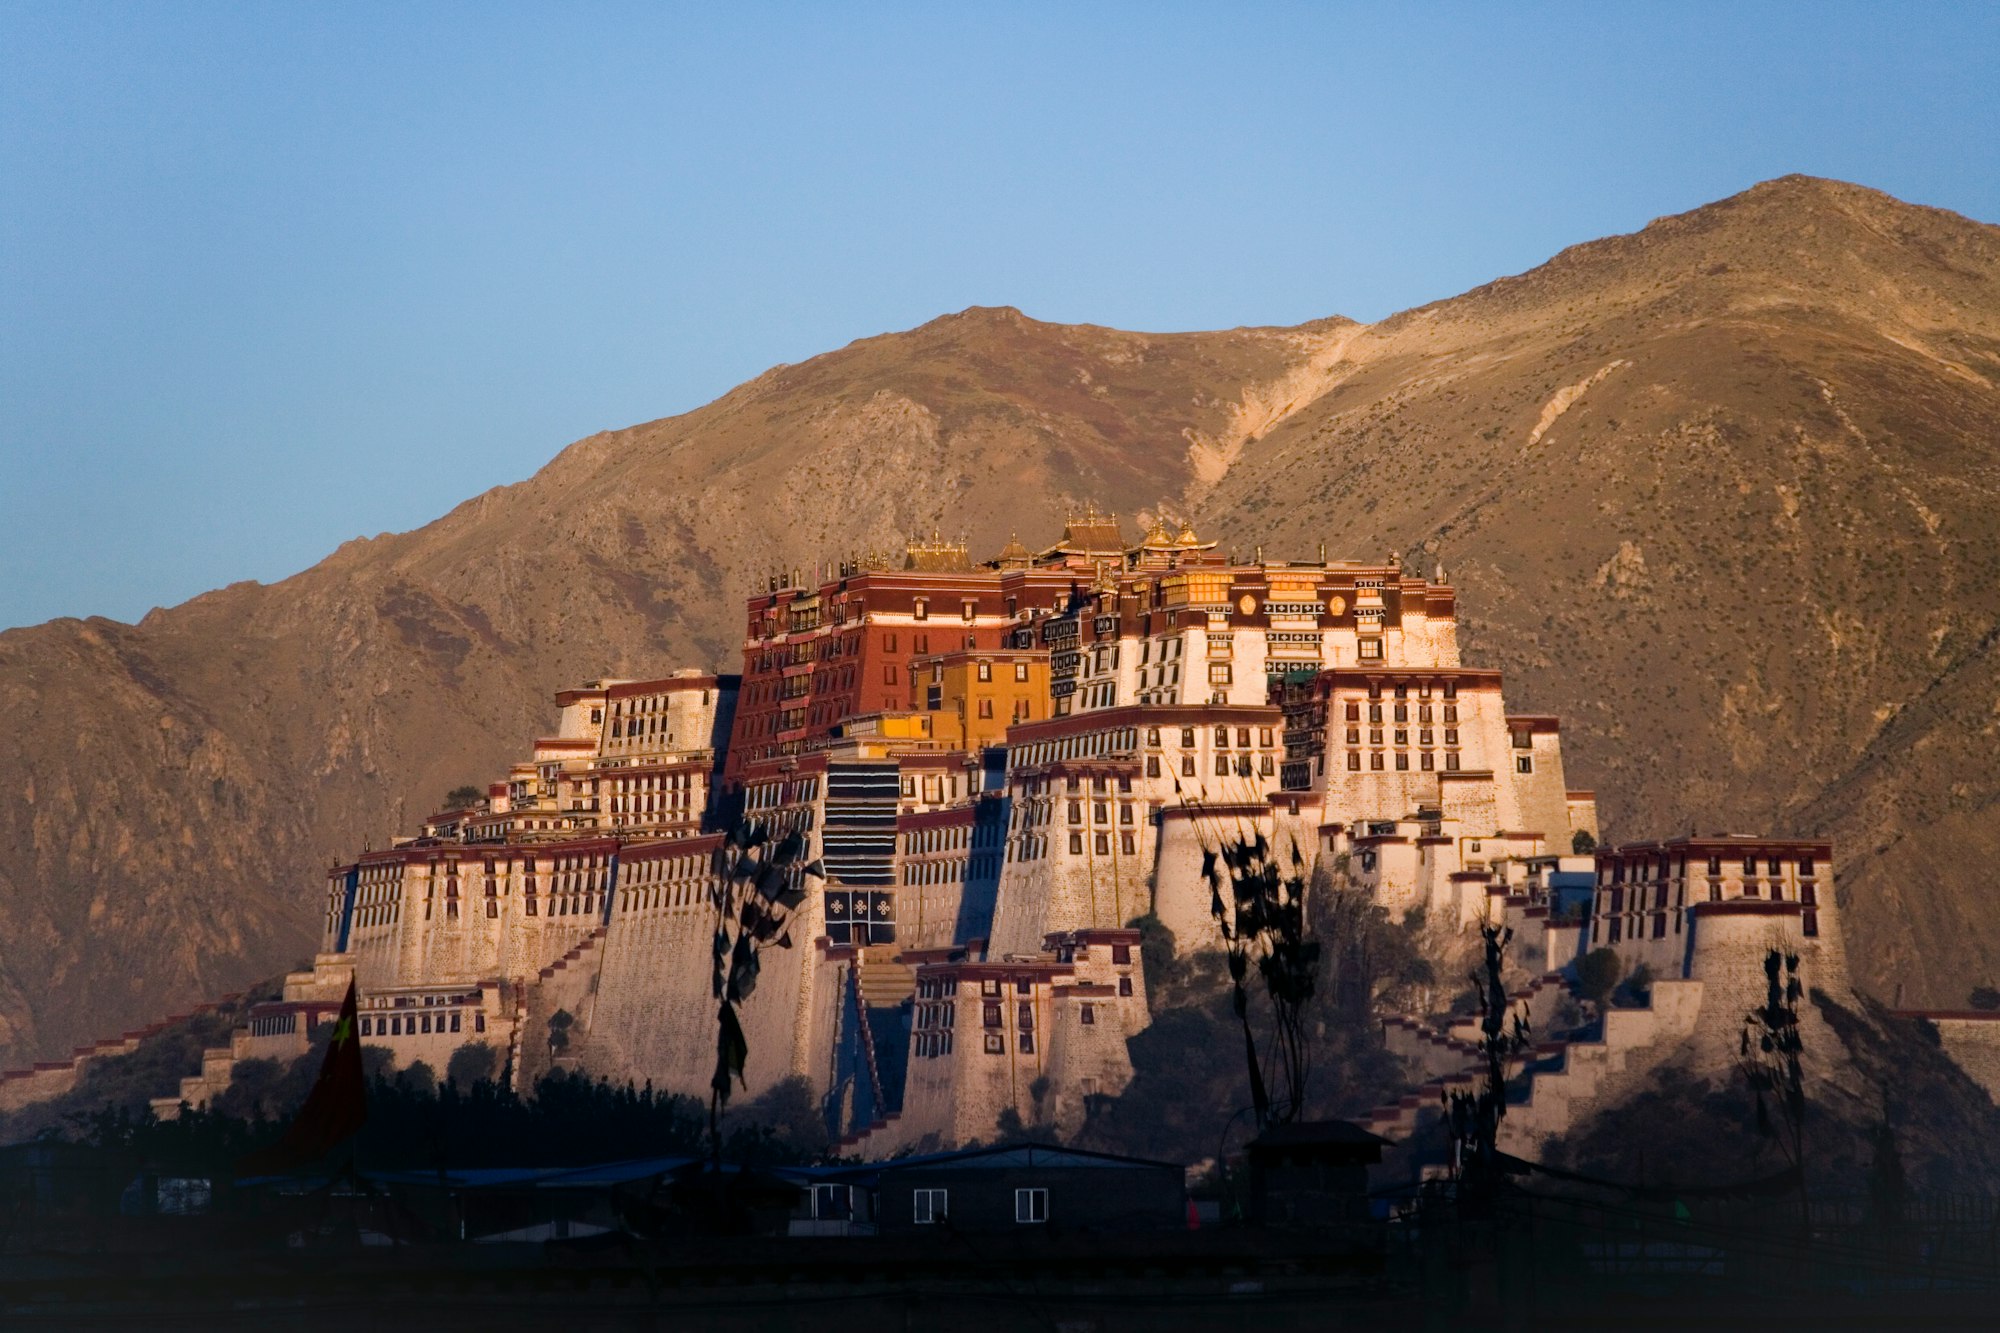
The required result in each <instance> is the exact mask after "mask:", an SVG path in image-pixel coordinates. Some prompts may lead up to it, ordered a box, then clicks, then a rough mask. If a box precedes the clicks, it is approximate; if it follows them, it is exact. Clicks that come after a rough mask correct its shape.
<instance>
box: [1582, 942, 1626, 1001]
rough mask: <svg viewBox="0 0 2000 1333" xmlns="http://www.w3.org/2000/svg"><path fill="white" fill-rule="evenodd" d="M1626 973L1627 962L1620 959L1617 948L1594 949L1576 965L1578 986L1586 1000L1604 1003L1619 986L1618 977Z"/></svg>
mask: <svg viewBox="0 0 2000 1333" xmlns="http://www.w3.org/2000/svg"><path fill="white" fill-rule="evenodd" d="M1624 975H1625V964H1624V963H1622V962H1620V961H1619V958H1618V954H1617V951H1616V950H1613V949H1592V950H1591V951H1590V952H1589V953H1587V954H1585V955H1584V956H1583V959H1582V961H1580V962H1578V963H1577V965H1576V988H1577V990H1578V991H1579V992H1580V993H1581V994H1582V995H1583V998H1584V999H1586V1000H1592V1001H1595V1002H1596V1003H1598V1004H1600V1005H1601V1004H1603V1003H1604V1002H1605V1001H1606V1000H1607V999H1609V998H1610V997H1611V992H1612V991H1614V990H1616V989H1617V988H1618V979H1619V978H1620V977H1622V976H1624Z"/></svg>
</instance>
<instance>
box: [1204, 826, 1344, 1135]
mask: <svg viewBox="0 0 2000 1333" xmlns="http://www.w3.org/2000/svg"><path fill="white" fill-rule="evenodd" d="M1201 873H1202V877H1203V878H1204V879H1206V880H1207V881H1208V885H1209V912H1210V914H1211V915H1213V916H1214V917H1215V922H1216V925H1217V926H1218V927H1219V928H1220V930H1221V931H1222V941H1223V948H1224V951H1225V953H1226V955H1227V957H1228V960H1229V979H1230V981H1231V982H1232V983H1233V986H1234V993H1233V997H1232V998H1233V1003H1234V1005H1235V1009H1236V1018H1237V1021H1238V1023H1239V1024H1240V1025H1241V1027H1242V1029H1243V1052H1244V1059H1245V1060H1246V1061H1247V1062H1248V1063H1249V1070H1250V1100H1251V1104H1252V1106H1253V1108H1254V1110H1255V1112H1256V1115H1257V1124H1258V1126H1259V1128H1262V1127H1264V1126H1266V1125H1271V1124H1282V1123H1285V1122H1287V1121H1290V1120H1295V1119H1297V1118H1298V1117H1299V1116H1300V1115H1301V1114H1303V1112H1304V1111H1305V1107H1306V1097H1307V1094H1308V1091H1309V1088H1310V1084H1311V1081H1312V1033H1311V1029H1310V1027H1309V1025H1308V1024H1307V1022H1306V1007H1307V1005H1308V1003H1309V1002H1310V1001H1311V1000H1312V997H1313V987H1314V984H1315V981H1316V978H1317V977H1318V974H1319V958H1320V944H1319V941H1318V940H1314V939H1309V938H1307V921H1306V864H1305V858H1304V857H1302V856H1301V855H1300V854H1299V849H1298V844H1297V843H1293V844H1292V848H1291V855H1290V857H1289V858H1288V860H1287V861H1286V862H1285V863H1281V862H1280V860H1279V858H1278V857H1276V856H1275V855H1273V853H1272V848H1271V845H1270V843H1269V842H1268V841H1267V840H1266V839H1265V837H1264V835H1263V834H1262V833H1259V834H1256V835H1255V836H1254V837H1252V838H1249V839H1244V838H1236V839H1231V840H1225V841H1223V842H1221V843H1220V845H1218V846H1217V847H1215V848H1214V849H1213V850H1209V851H1204V852H1203V853H1202V857H1201ZM1225 888H1226V889H1227V890H1228V892H1227V893H1226V894H1225V893H1224V889H1225ZM1253 964H1254V965H1255V966H1256V969H1257V974H1258V976H1259V977H1261V978H1262V979H1263V982H1264V992H1265V994H1266V995H1267V996H1268V997H1269V999H1270V1002H1271V1018H1272V1025H1271V1026H1272V1045H1273V1048H1274V1049H1275V1051H1276V1055H1277V1069H1276V1073H1277V1077H1278V1083H1279V1088H1278V1092H1279V1096H1278V1099H1277V1100H1276V1101H1275V1102H1274V1101H1273V1100H1272V1097H1271V1094H1270V1091H1269V1087H1268V1085H1267V1083H1266V1081H1265V1078H1264V1070H1263V1066H1262V1064H1261V1062H1260V1061H1259V1059H1258V1055H1257V1038H1256V1034H1255V1033H1254V1032H1253V1031H1252V1026H1251V1021H1250V992H1249V989H1248V986H1247V985H1246V982H1247V979H1248V977H1249V973H1250V968H1251V966H1252V965H1253Z"/></svg>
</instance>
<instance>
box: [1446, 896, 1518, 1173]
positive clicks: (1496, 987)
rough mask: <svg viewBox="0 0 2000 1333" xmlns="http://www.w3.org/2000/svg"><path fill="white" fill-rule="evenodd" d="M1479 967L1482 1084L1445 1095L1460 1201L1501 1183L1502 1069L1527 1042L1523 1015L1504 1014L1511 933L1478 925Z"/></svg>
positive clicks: (1504, 1111) (1504, 1109) (1504, 1105)
mask: <svg viewBox="0 0 2000 1333" xmlns="http://www.w3.org/2000/svg"><path fill="white" fill-rule="evenodd" d="M1479 937H1480V942H1481V944H1482V945H1483V946H1484V950H1483V953H1484V966H1483V967H1482V968H1481V970H1480V971H1479V972H1475V973H1473V974H1472V977H1471V980H1472V984H1473V987H1474V989H1475V990H1476V991H1477V992H1478V994H1479V1014H1480V1022H1479V1034H1480V1035H1479V1053H1480V1055H1481V1056H1482V1057H1483V1058H1484V1060H1485V1063H1486V1082H1485V1085H1484V1086H1482V1087H1481V1088H1480V1089H1479V1090H1478V1091H1476V1092H1451V1093H1447V1094H1446V1096H1445V1118H1446V1121H1447V1123H1448V1125H1449V1126H1450V1131H1451V1136H1452V1145H1453V1147H1454V1148H1455V1149H1456V1150H1457V1157H1458V1172H1459V1182H1460V1197H1461V1199H1467V1200H1478V1199H1486V1198H1490V1196H1491V1195H1492V1193H1493V1192H1494V1191H1495V1190H1496V1189H1497V1188H1498V1187H1499V1184H1500V1174H1501V1173H1500V1122H1501V1121H1502V1120H1504V1119H1506V1117H1507V1065H1508V1063H1509V1062H1510V1061H1511V1060H1513V1059H1514V1058H1515V1057H1516V1056H1518V1055H1519V1054H1520V1053H1521V1052H1522V1051H1525V1050H1526V1049H1527V1048H1528V1044H1529V1041H1530V1038H1531V1033H1530V1029H1529V1026H1528V1019H1527V1016H1526V1015H1525V1014H1521V1013H1512V1012H1509V1011H1510V1009H1511V1005H1510V1004H1509V1003H1508V1000H1507V986H1506V983H1505V982H1504V981H1503V980H1502V976H1503V974H1504V972H1505V970H1506V954H1507V945H1508V944H1509V943H1510V942H1511V941H1512V940H1513V938H1514V932H1513V930H1512V929H1511V928H1509V927H1507V926H1501V925H1492V924H1488V925H1482V926H1481V927H1480V928H1479Z"/></svg>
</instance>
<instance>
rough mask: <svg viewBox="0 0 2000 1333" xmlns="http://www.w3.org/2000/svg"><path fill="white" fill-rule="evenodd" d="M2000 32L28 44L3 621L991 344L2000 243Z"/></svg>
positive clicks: (315, 537)
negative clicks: (1669, 260)
mask: <svg viewBox="0 0 2000 1333" xmlns="http://www.w3.org/2000/svg"><path fill="white" fill-rule="evenodd" d="M1996 131H2000V5H1995V4H1980V5H1968V6H1965V7H1962V8H1952V7H1950V6H1944V5H1907V6H1906V5H1893V4H1873V5H1866V6H1863V5H1837V4H1804V3H1801V4H1777V3H1760V4H1751V5H1742V4H1715V5H1692V6H1690V5H1672V4H1655V5H1644V6H1642V5H1630V4H1611V5H1607V4H1601V3H1590V4H1577V5H1574V6H1567V7H1557V8H1545V7H1536V6H1522V5H1477V6H1475V5H1469V4H1468V5H1436V6H1426V7H1415V6H1411V7H1401V6H1395V5H1389V4H1381V3H1371V4H1365V5H1361V4H1357V5H1352V6H1339V5H1333V4H1322V5H1297V6H1292V5H1268V6H1261V7H1260V6H1253V5H1240V4H1227V5H1225V4H1216V5H1211V6H1206V7H1200V8H1197V7H1193V6H1177V5H1166V4H1157V3H1153V4H1133V5H1129V6H1127V5H1111V4H1104V5H1085V4H1075V3H1069V4H1060V5H1050V6H1046V7H1042V6H1031V5H984V6H979V5H970V4H965V5H958V4H941V3H927V4H911V5H908V6H888V5H883V6H867V5H863V4H860V3H843V4H840V5H822V6H816V7H811V8H808V7H807V6H804V5H796V6H771V7H756V6H749V5H738V4H731V5H707V6H701V7H693V6H690V7H687V8H672V7H668V6H666V5H663V4H647V5H629V6H627V5H588V4H564V5H554V4H550V5H545V6H527V5H506V4H494V3H480V4H462V5H454V4H446V3H425V4H419V5H409V4H400V5H387V4H383V5H371V4H354V3H348V4H242V3H232V4H226V5H203V4H197V3H181V2H178V0H177V2H176V3H171V4H159V3H150V2H149V3H143V4H138V3H135V4H126V5H91V4H84V3H77V2H76V0H66V2H64V3H59V4H49V5H18V4H4V3H0V524H4V541H5V545H4V548H0V550H4V555H0V626H5V625H18V624H25V623H31V622H34V621H38V620H42V619H46V618H48V617H52V616H56V615H90V614H102V615H110V616H115V617H118V618H120V619H134V618H137V617H138V616H140V615H142V614H144V613H145V611H146V610H147V608H149V607H151V606H154V605H163V604H171V603H173V602H177V601H180V600H182V599H184V598H186V597H189V596H192V595H194V594H195V593H197V592H200V591H202V590H203V589H205V588H209V587H214V586H217V585H220V584H223V583H226V582H229V581H232V580H235V579H242V578H257V579H265V580H270V579H276V578H280V577H283V576H284V575H286V574H289V573H292V572H294V571H296V570H298V569H301V568H303V567H305V566H307V565H309V564H311V563H312V562H314V561H315V560H317V559H319V558H320V557H322V556H323V555H325V554H326V553H327V552H328V551H330V550H332V548H333V547H334V546H336V545H338V544H339V543H340V542H342V541H344V540H346V539H347V538H350V537H353V536H356V535H360V534H372V533H375V532H379V531H383V530H387V529H399V528H407V527H412V526H415V525H418V524H421V523H423V522H425V521H427V520H429V519H431V518H434V517H436V516H437V515H438V514H441V513H443V512H444V511H445V510H446V509H448V508H449V507H450V506H451V505H452V504H454V503H456V502H457V501H459V500H461V499H464V498H466V497H468V496H470V495H473V494H475V493H477V492H478V491H480V490H483V489H485V488H486V487H488V486H492V485H495V484H498V483H502V482H509V481H515V480H519V479H520V478H522V477H525V476H527V475H528V474H530V473H531V472H533V471H534V470H535V469H536V468H537V467H538V466H540V465H541V464H542V463H543V462H545V461H546V460H547V459H548V458H549V457H551V456H552V455H553V454H554V453H555V452H556V451H557V450H558V449H559V448H561V447H562V446H563V445H564V444H566V443H568V442H569V441H571V440H573V439H576V438H578V437H580V436H583V435H587V434H589V433H591V432H592V431H595V430H599V429H603V428H606V427H615V426H621V425H626V424H630V423H632V422H635V421H643V420H647V419H650V418H653V417H658V416H664V415H668V414H670V413H674V412H679V411H683V410H686V409H688V408H691V407H695V406H698V405H699V404H701V403H703V402H706V401H708V400H709V399H711V398H713V397H715V396H716V395H718V394H720V393H722V392H724V391H725V390H727V389H728V388H729V387H730V386H732V385H734V384H736V383H738V382H739V381H741V380H743V379H746V378H748V377H750V376H752V375H754V374H756V373H757V372H759V371H760V370H763V369H764V368H766V367H767V366H769V365H771V364H773V363H775V362H779V361H798V360H802V359H804V358H806V357H809V356H811V355H813V354H815V353H817V352H821V351H825V350H828V349H830V348H833V347H837V346H839V345H841V344H843V343H845V342H848V341H849V340H851V339H854V338H858V337H864V336H867V335H870V334H874V333H879V332H883V331H885V330H889V329H898V328H907V327H910V326H912V325H916V324H920V323H922V322H924V321H925V320H927V319H930V318H932V317H934V316H936V315H938V314H941V313H944V312H946V311H951V310H957V309H962V308H963V307H965V306H968V305H974V304H982V305H1000V304H1005V305H1015V306H1019V307H1021V308H1022V309H1023V310H1025V311H1026V312H1027V313H1029V314H1030V315H1033V316H1035V317H1037V318H1040V319H1050V320H1069V321H1090V322H1095V323H1104V324H1113V325H1118V326H1122V327H1127V328H1138V329H1153V330H1165V329H1189V328H1216V327H1226V326H1231V325H1237V324H1276V323H1294V322H1298V321H1302V320H1307V319H1312V318H1316V317H1319V316H1322V315H1329V314H1345V315H1350V316H1354V317H1357V318H1361V319H1375V318H1379V317H1381V316H1383V315H1386V314H1389V313H1391V312H1393V311H1395V310H1398V309H1401V308H1404V307H1407V306H1410V305H1414V304H1417V303H1419V302H1422V301H1426V300H1430V299H1433V298H1436V297H1440V296H1446V295H1449V294H1452V293H1454V292H1458V291H1462V290H1464V289H1465V288H1467V287H1471V286H1475V285H1477V284H1479V283H1481V282H1484V281H1486V280H1488V279H1490V278H1493V277H1495V276H1498V275H1500V274H1503V273H1510V272H1518V271H1520V270H1522V269H1525V268H1528V267H1531V266H1533V265H1534V264H1536V263H1539V262H1540V261H1541V260H1543V259H1545V258H1546V257H1548V256H1549V255H1550V254H1552V253H1553V252H1554V251H1556V250H1558V249H1560V248H1561V247H1562V246H1564V245H1568V244H1571V243H1573V242H1576V241H1581V240H1587V239H1589V238H1592V237H1595V236H1599V235H1603V234H1606V233H1610V232H1618V231H1629V230H1632V229H1634V228H1636V227H1639V226H1641V225H1643V224H1644V223H1645V222H1646V221H1648V220H1649V219H1651V218H1653V217H1656V216H1658V215H1660V214H1663V213H1670V212H1678V211H1681V210H1683V209H1687V208H1691V207H1694V206H1696V205H1698V204H1701V203H1704V202H1706V201H1708V200H1711V199H1716V198H1719V197H1722V196H1724V195H1727V194H1731V193H1734V192H1735V191H1737V190H1740V189H1742V188H1744V187H1746V186H1748V185H1750V184H1752V183H1754V182H1756V181H1758V180H1761V179H1765V178H1768V177H1771V176H1777V175H1782V174H1784V173H1786V172H1792V171H1802V172H1808V173H1812V174H1815V175H1825V176H1836V177H1840V178H1843V179H1847V180H1853V181H1859V182H1861V183H1863V184H1867V185H1872V186H1876V187H1878V188H1881V189H1884V190H1888V191H1890V192H1891V193H1893V194H1896V195H1899V196H1901V197H1903V198H1905V199H1910V200H1913V201H1916V202H1921V203H1927V204H1936V205H1941V206H1943V207H1947V208H1953V209H1957V210H1959V211H1960V212H1964V213H1967V214H1970V215H1971V216H1973V217H1977V218H1981V219H1984V220H1988V221H2000V133H1996Z"/></svg>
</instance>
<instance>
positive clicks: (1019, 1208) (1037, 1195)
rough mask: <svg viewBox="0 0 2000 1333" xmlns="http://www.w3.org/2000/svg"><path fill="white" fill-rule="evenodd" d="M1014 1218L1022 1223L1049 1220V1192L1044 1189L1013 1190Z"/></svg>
mask: <svg viewBox="0 0 2000 1333" xmlns="http://www.w3.org/2000/svg"><path fill="white" fill-rule="evenodd" d="M1014 1220H1015V1221H1016V1222H1019V1223H1021V1224H1023V1225H1028V1224H1033V1223H1040V1222H1046V1221H1048V1220H1049V1192H1048V1191H1047V1190H1045V1189H1017V1190H1015V1191H1014Z"/></svg>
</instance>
